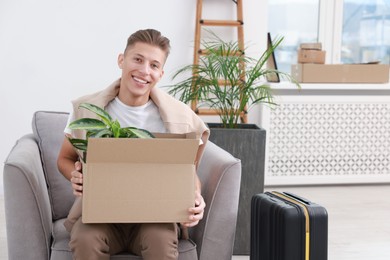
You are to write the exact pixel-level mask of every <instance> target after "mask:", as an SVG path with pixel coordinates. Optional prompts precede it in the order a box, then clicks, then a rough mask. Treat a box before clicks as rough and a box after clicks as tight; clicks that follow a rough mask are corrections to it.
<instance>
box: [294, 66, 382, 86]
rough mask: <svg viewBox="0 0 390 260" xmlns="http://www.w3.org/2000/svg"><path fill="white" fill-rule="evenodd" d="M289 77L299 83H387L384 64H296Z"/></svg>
mask: <svg viewBox="0 0 390 260" xmlns="http://www.w3.org/2000/svg"><path fill="white" fill-rule="evenodd" d="M291 76H293V77H294V78H295V79H296V80H297V81H298V82H301V83H387V82H389V65H386V64H308V63H306V64H297V65H292V67H291Z"/></svg>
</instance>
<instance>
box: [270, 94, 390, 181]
mask: <svg viewBox="0 0 390 260" xmlns="http://www.w3.org/2000/svg"><path fill="white" fill-rule="evenodd" d="M277 102H278V104H279V106H277V107H275V108H274V109H265V110H264V111H263V127H264V128H265V129H266V130H267V146H266V147H267V152H266V171H265V172H266V173H265V184H266V185H289V184H294V185H300V184H337V183H340V184H345V183H384V182H390V98H389V96H332V95H325V96H308V95H306V96H280V97H279V99H278V101H277Z"/></svg>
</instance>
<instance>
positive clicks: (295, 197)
mask: <svg viewBox="0 0 390 260" xmlns="http://www.w3.org/2000/svg"><path fill="white" fill-rule="evenodd" d="M283 194H285V195H287V196H289V197H292V198H294V199H296V200H299V201H301V202H303V203H305V204H308V205H310V204H311V201H310V200H307V199H305V198H302V197H299V196H298V195H295V194H294V193H290V192H283Z"/></svg>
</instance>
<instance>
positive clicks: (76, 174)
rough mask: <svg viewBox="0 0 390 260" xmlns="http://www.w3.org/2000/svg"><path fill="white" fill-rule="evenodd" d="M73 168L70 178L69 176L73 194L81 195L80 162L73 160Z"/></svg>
mask: <svg viewBox="0 0 390 260" xmlns="http://www.w3.org/2000/svg"><path fill="white" fill-rule="evenodd" d="M74 168H75V169H74V171H72V173H71V175H72V178H70V182H71V183H72V188H73V194H74V195H76V196H81V195H83V174H82V173H81V171H82V164H81V162H75V164H74Z"/></svg>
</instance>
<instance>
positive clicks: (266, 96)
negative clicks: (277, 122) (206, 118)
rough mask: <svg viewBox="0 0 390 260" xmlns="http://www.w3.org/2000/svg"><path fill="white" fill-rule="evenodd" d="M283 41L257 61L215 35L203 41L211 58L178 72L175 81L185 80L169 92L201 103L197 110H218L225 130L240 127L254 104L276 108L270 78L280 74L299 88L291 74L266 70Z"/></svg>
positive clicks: (273, 46) (186, 100)
mask: <svg viewBox="0 0 390 260" xmlns="http://www.w3.org/2000/svg"><path fill="white" fill-rule="evenodd" d="M282 40H283V38H278V39H276V40H275V42H274V43H273V44H272V46H270V48H268V49H267V50H266V51H265V52H264V53H263V54H262V55H261V56H260V58H259V59H255V58H251V57H248V56H246V55H245V50H241V49H240V48H239V45H238V42H236V41H231V42H225V41H223V40H222V39H221V38H219V37H218V36H216V35H215V34H213V38H212V39H211V40H210V41H204V42H203V46H204V52H205V53H207V55H203V56H201V58H200V60H199V64H190V65H187V66H184V67H183V68H181V69H179V70H178V71H176V72H175V73H174V75H173V77H172V80H173V81H175V80H176V79H177V78H181V77H183V76H184V77H185V78H184V79H182V80H180V81H179V82H178V83H175V84H173V85H170V86H169V87H170V90H169V93H170V94H172V95H174V96H176V97H178V98H179V99H180V100H181V101H183V102H184V103H189V102H192V101H197V102H198V107H197V108H200V107H209V108H213V109H216V111H217V113H218V115H219V117H220V121H221V123H222V127H223V128H237V127H239V126H238V124H239V123H240V122H239V119H240V115H242V114H243V113H247V112H248V111H249V109H250V108H252V107H253V106H254V105H256V104H260V103H262V104H269V105H275V103H274V102H273V95H272V89H271V87H270V86H269V84H267V83H266V82H264V79H265V77H266V76H267V75H270V74H274V73H278V74H279V76H281V77H282V78H284V79H286V80H288V81H291V82H294V83H295V84H296V85H297V86H299V83H298V82H297V81H296V80H295V79H294V78H292V77H291V76H290V75H289V74H287V73H284V72H281V71H277V70H273V69H268V68H266V63H267V60H268V59H269V58H270V57H271V55H272V53H273V52H274V50H275V49H276V48H277V47H278V46H279V45H280V43H281V42H282ZM188 74H191V75H190V76H187V75H188Z"/></svg>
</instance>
